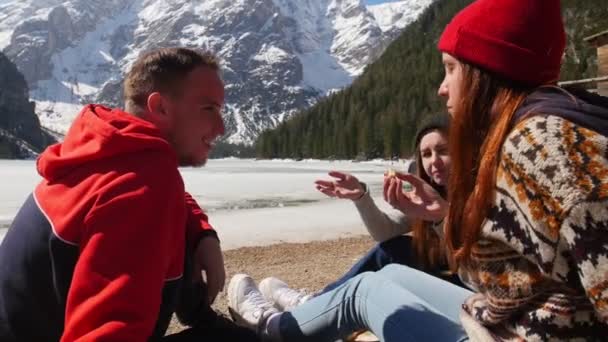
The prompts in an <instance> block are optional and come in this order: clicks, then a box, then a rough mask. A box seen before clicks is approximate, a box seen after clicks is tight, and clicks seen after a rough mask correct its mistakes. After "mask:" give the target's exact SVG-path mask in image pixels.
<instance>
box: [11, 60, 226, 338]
mask: <svg viewBox="0 0 608 342" xmlns="http://www.w3.org/2000/svg"><path fill="white" fill-rule="evenodd" d="M124 95H125V111H122V110H119V109H110V108H106V107H103V106H100V105H88V106H86V107H85V108H84V109H83V110H82V111H81V112H80V114H78V116H77V117H76V119H75V120H74V122H73V124H72V126H71V127H70V130H69V131H68V133H67V135H66V136H65V140H64V141H63V142H61V143H59V144H56V145H53V146H50V147H49V148H48V149H47V150H46V151H44V152H43V153H42V154H41V155H40V157H39V159H38V162H37V168H38V172H39V173H40V175H41V176H42V177H43V180H42V181H41V182H40V184H38V185H37V186H36V188H35V190H34V191H33V193H32V194H31V195H30V196H29V198H28V199H27V200H26V202H25V203H24V205H23V206H22V208H21V209H20V211H19V213H18V214H17V216H16V217H15V219H14V221H13V224H12V225H11V227H10V229H9V231H8V232H7V234H6V236H5V238H4V241H3V242H2V245H1V246H0V341H76V340H78V341H147V340H162V339H163V335H164V333H165V330H166V329H167V326H168V324H169V321H170V318H171V315H172V314H173V313H174V312H176V311H178V313H179V312H180V305H179V304H180V303H181V304H186V305H185V306H186V307H189V308H186V309H181V310H182V313H184V312H185V313H186V316H187V315H190V317H186V321H189V322H194V323H196V322H197V321H200V320H199V317H192V315H193V314H194V315H196V314H198V313H199V312H201V311H205V309H206V310H209V309H208V307H207V308H203V309H201V308H197V307H196V306H197V305H203V306H205V305H206V304H205V303H210V302H212V301H213V299H214V298H215V296H216V295H217V293H218V292H219V291H220V290H221V289H222V287H223V285H224V280H225V270H224V262H223V258H222V252H221V249H220V244H219V240H218V237H217V234H216V233H215V231H214V230H213V228H212V227H211V226H210V225H209V223H208V220H207V216H206V215H205V214H204V213H203V211H202V210H201V209H200V207H199V206H198V205H197V204H196V202H195V201H194V199H193V198H192V197H191V196H190V195H188V194H187V193H186V192H185V190H184V183H183V181H182V178H181V175H180V173H179V171H178V166H201V165H204V164H205V162H206V160H207V158H208V154H209V150H210V149H211V147H212V142H213V141H214V140H215V139H216V138H217V137H218V136H220V135H222V134H223V133H224V124H223V121H222V117H221V113H220V111H221V109H222V107H223V105H224V85H223V82H222V80H221V78H220V74H219V65H218V62H217V60H216V58H215V57H214V56H213V55H211V54H207V53H202V52H197V51H193V50H189V49H183V48H167V49H159V50H155V51H152V52H149V53H147V54H145V55H143V56H142V57H140V58H139V59H138V60H137V61H136V62H135V63H134V65H133V66H132V68H131V70H130V72H129V73H128V75H127V76H126V79H125V83H124ZM202 271H205V273H206V279H207V282H206V289H207V296H206V298H198V299H197V301H195V302H194V303H193V298H189V296H190V295H191V294H192V293H194V294H196V293H198V292H197V291H196V290H195V291H192V284H193V283H197V282H200V281H201V278H202V277H201V272H202ZM198 297H201V296H200V295H199V296H198ZM199 302H200V303H203V304H200V303H199ZM207 306H208V305H207ZM193 308H194V309H193ZM198 328H199V329H202V330H204V328H205V327H198ZM203 335H204V332H202V333H201V336H203ZM179 336H182V337H183V336H185V335H184V334H182V335H179ZM179 336H174V337H173V339H171V340H184V339H179ZM190 336H192V334H190ZM199 338H200V336H199Z"/></svg>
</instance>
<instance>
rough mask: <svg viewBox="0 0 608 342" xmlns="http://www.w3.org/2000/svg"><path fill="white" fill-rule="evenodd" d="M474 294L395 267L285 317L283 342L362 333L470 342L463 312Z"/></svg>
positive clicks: (400, 338)
mask: <svg viewBox="0 0 608 342" xmlns="http://www.w3.org/2000/svg"><path fill="white" fill-rule="evenodd" d="M471 294H472V292H471V291H469V290H466V289H464V288H461V287H459V286H456V285H453V284H451V283H449V282H446V281H444V280H441V279H439V278H436V277H434V276H431V275H429V274H426V273H424V272H421V271H418V270H415V269H413V268H410V267H407V266H403V265H397V264H391V265H388V266H386V267H384V268H383V269H382V270H380V271H378V272H365V273H362V274H359V275H357V276H355V277H354V278H351V279H350V280H348V281H347V282H345V283H344V284H342V285H340V286H338V287H337V288H335V289H334V290H331V291H329V292H326V293H324V294H322V295H319V296H318V297H315V298H313V299H311V300H309V301H308V302H306V303H304V304H302V305H300V306H298V307H296V308H295V309H293V310H292V311H291V312H285V313H283V314H282V315H281V317H280V332H281V336H282V339H283V341H335V340H337V339H338V338H342V337H345V336H347V335H349V334H350V333H352V332H354V331H358V330H362V329H369V330H371V331H372V332H373V333H374V334H375V335H376V336H377V337H378V338H380V340H381V341H386V342H392V341H400V342H401V341H465V340H467V335H466V333H465V332H464V330H463V328H462V326H461V325H460V320H459V312H460V308H461V306H462V304H463V303H464V300H465V298H466V297H468V296H470V295H471Z"/></svg>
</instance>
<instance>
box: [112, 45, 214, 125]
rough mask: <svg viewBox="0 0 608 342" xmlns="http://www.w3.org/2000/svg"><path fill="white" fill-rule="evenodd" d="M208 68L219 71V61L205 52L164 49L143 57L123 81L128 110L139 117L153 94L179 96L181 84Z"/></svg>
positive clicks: (148, 53)
mask: <svg viewBox="0 0 608 342" xmlns="http://www.w3.org/2000/svg"><path fill="white" fill-rule="evenodd" d="M200 66H206V67H209V68H211V69H213V70H218V71H219V62H218V59H217V57H216V56H215V55H214V54H212V53H210V52H206V51H196V50H191V49H186V48H161V49H157V50H153V51H149V52H147V53H145V54H143V55H142V56H140V57H139V58H138V59H137V60H136V61H135V63H134V64H133V66H132V67H131V70H130V71H129V73H128V74H127V76H126V78H125V81H124V99H125V109H127V111H129V112H131V113H132V114H138V113H140V112H141V111H142V110H143V109H144V108H145V106H146V101H147V99H148V96H149V95H150V94H151V93H153V92H156V91H158V92H163V93H166V94H170V95H176V94H178V93H179V92H180V89H181V88H180V86H181V85H180V82H181V81H182V80H183V79H184V78H185V77H186V76H187V75H188V74H189V73H190V72H191V71H192V70H194V69H195V68H197V67H200Z"/></svg>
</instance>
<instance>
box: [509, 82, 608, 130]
mask: <svg viewBox="0 0 608 342" xmlns="http://www.w3.org/2000/svg"><path fill="white" fill-rule="evenodd" d="M539 114H540V115H542V114H546V115H555V116H559V117H562V118H564V119H566V120H568V121H571V122H573V123H575V124H577V125H580V126H582V127H585V128H588V129H590V130H593V131H595V132H598V133H599V134H601V135H603V136H607V137H608V98H606V97H603V96H600V95H597V94H593V93H590V92H588V91H586V90H584V89H580V88H559V87H555V86H547V87H541V88H538V89H537V90H536V91H534V92H533V93H532V94H530V95H529V96H528V97H527V98H526V100H525V101H524V103H523V104H522V105H521V106H520V108H519V109H518V110H517V112H516V113H515V122H519V121H521V120H523V119H525V118H527V117H529V116H530V115H539Z"/></svg>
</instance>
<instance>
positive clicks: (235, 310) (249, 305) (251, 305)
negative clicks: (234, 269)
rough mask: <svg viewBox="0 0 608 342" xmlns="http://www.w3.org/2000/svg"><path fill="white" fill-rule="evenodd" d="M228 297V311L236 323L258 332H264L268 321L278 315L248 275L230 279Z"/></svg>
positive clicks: (238, 275)
mask: <svg viewBox="0 0 608 342" xmlns="http://www.w3.org/2000/svg"><path fill="white" fill-rule="evenodd" d="M227 297H228V310H229V312H230V315H231V316H232V319H234V321H235V323H236V324H238V325H240V326H244V327H247V328H249V329H252V330H254V331H256V332H261V331H262V330H264V329H265V324H266V320H267V319H268V318H269V317H270V316H271V315H272V314H275V313H278V310H277V309H276V308H275V307H274V306H273V305H272V302H270V301H269V300H267V299H266V298H264V296H263V295H262V293H261V292H260V290H258V287H257V286H256V285H255V282H254V281H253V279H252V278H251V277H250V276H248V275H246V274H237V275H235V276H234V277H232V279H230V284H228V293H227Z"/></svg>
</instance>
